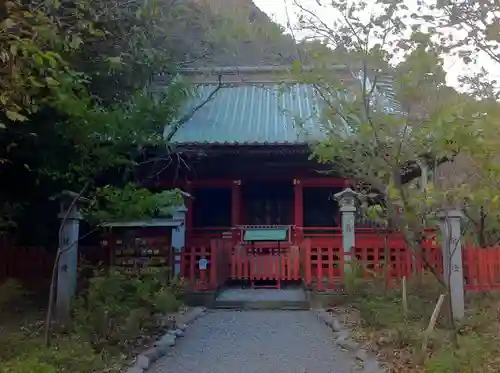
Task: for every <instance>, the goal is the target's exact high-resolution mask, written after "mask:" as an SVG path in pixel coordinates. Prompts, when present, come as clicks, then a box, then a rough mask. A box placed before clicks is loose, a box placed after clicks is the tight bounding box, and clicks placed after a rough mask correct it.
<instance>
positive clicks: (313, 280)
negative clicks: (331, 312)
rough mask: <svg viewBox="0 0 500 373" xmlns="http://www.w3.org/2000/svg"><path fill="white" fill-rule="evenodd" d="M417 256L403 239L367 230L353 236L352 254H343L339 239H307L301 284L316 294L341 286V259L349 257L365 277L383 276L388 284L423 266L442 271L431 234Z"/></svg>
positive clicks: (339, 237)
mask: <svg viewBox="0 0 500 373" xmlns="http://www.w3.org/2000/svg"><path fill="white" fill-rule="evenodd" d="M428 235H429V236H428V238H427V240H426V241H425V242H424V244H423V247H422V249H421V250H420V251H419V253H418V254H415V253H413V252H412V251H411V250H410V249H409V248H408V247H407V245H406V242H405V240H404V238H403V236H402V235H400V234H397V233H383V232H381V231H379V232H377V231H373V230H371V232H370V231H369V230H364V231H361V232H360V233H356V240H355V245H356V246H355V248H354V250H353V252H352V253H349V252H344V250H343V248H342V236H341V235H338V236H333V237H330V238H326V237H325V238H309V239H305V240H304V241H303V242H302V244H301V250H302V251H303V258H304V259H303V260H304V282H305V285H306V286H307V287H309V288H313V289H315V290H318V291H325V290H333V289H336V288H338V287H339V286H340V284H342V283H343V282H344V258H345V255H352V256H351V260H356V261H357V262H358V263H360V264H361V266H362V267H363V268H364V272H365V277H367V278H368V277H369V276H371V275H374V274H377V275H384V276H385V277H386V281H387V283H388V284H394V283H396V282H398V281H399V280H400V279H401V278H402V277H403V276H407V277H409V276H411V275H412V274H413V273H414V272H421V271H422V270H423V269H424V268H425V267H426V266H431V267H432V268H435V269H436V271H438V272H440V271H442V254H441V249H440V247H439V246H438V245H437V243H436V239H435V238H436V237H435V233H434V232H429V233H428Z"/></svg>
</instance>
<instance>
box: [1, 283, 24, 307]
mask: <svg viewBox="0 0 500 373" xmlns="http://www.w3.org/2000/svg"><path fill="white" fill-rule="evenodd" d="M24 296H25V291H24V289H23V287H22V285H21V283H20V282H19V281H17V280H15V279H7V281H5V282H4V283H3V284H0V313H4V312H5V311H7V310H8V309H9V308H10V307H11V306H12V305H13V304H14V303H16V302H18V301H20V300H22V299H23V298H24Z"/></svg>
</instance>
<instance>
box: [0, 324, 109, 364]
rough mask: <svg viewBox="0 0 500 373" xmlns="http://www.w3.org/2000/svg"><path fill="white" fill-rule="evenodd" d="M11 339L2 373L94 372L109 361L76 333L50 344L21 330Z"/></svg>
mask: <svg viewBox="0 0 500 373" xmlns="http://www.w3.org/2000/svg"><path fill="white" fill-rule="evenodd" d="M4 342H7V340H5V341H4ZM8 342H9V344H8V346H9V347H10V350H9V351H3V353H2V355H3V358H2V364H1V366H0V372H1V373H62V372H68V373H74V372H78V373H87V372H88V373H91V372H95V371H98V370H100V369H102V368H104V366H105V362H106V361H105V358H104V356H103V355H99V354H96V353H95V352H94V350H93V349H92V346H91V345H90V344H89V343H88V342H86V341H84V340H82V339H80V338H77V337H75V336H66V337H64V338H60V339H58V340H56V341H55V343H54V344H53V345H52V346H49V347H46V346H44V345H43V343H42V340H41V339H39V338H33V336H26V335H22V334H21V333H18V334H10V335H9V338H8ZM6 346H7V345H6Z"/></svg>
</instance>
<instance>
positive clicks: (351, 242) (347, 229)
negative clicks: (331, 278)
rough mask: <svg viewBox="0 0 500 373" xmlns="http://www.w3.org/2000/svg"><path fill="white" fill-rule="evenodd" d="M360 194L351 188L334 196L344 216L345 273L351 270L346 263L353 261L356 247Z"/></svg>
mask: <svg viewBox="0 0 500 373" xmlns="http://www.w3.org/2000/svg"><path fill="white" fill-rule="evenodd" d="M358 195H359V193H356V192H355V191H354V190H352V189H351V188H347V189H344V190H343V191H341V192H339V193H336V194H335V195H334V197H335V199H336V200H337V201H338V202H339V206H340V213H341V214H342V247H343V250H344V272H348V271H349V270H350V266H349V265H348V264H347V263H346V262H349V261H350V260H351V257H352V254H353V251H354V247H355V214H356V199H357V197H358Z"/></svg>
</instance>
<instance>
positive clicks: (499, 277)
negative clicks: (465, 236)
mask: <svg viewBox="0 0 500 373" xmlns="http://www.w3.org/2000/svg"><path fill="white" fill-rule="evenodd" d="M462 258H463V267H464V279H465V289H467V290H471V291H490V290H500V245H497V246H491V247H485V248H474V247H468V248H466V249H464V250H463V256H462Z"/></svg>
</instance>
